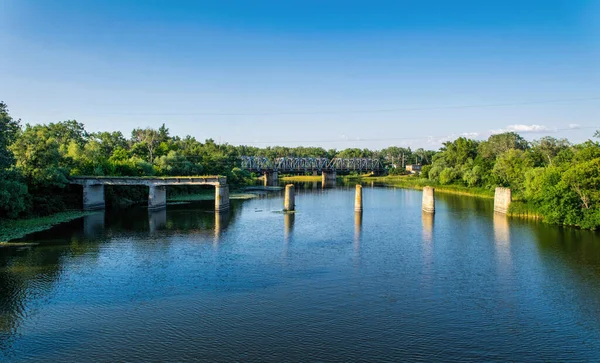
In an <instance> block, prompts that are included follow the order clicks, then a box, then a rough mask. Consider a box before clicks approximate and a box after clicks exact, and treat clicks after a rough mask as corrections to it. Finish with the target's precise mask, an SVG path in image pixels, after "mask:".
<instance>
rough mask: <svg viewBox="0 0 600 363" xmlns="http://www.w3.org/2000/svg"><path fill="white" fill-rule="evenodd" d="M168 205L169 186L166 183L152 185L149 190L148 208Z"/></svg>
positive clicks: (159, 207)
mask: <svg viewBox="0 0 600 363" xmlns="http://www.w3.org/2000/svg"><path fill="white" fill-rule="evenodd" d="M166 207H167V187H166V186H164V185H150V190H149V191H148V209H161V208H166Z"/></svg>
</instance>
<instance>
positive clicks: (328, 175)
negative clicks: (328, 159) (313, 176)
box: [321, 170, 337, 187]
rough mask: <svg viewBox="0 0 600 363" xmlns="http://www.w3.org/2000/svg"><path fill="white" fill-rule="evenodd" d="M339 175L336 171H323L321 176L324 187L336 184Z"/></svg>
mask: <svg viewBox="0 0 600 363" xmlns="http://www.w3.org/2000/svg"><path fill="white" fill-rule="evenodd" d="M336 178H337V175H336V172H335V170H333V171H325V170H323V173H322V174H321V181H322V182H323V187H325V185H331V184H335V181H336Z"/></svg>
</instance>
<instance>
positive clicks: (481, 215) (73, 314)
mask: <svg viewBox="0 0 600 363" xmlns="http://www.w3.org/2000/svg"><path fill="white" fill-rule="evenodd" d="M363 193H364V212H363V214H362V216H361V215H356V214H355V213H354V209H353V203H354V190H353V189H352V188H344V187H337V188H332V189H321V187H320V184H314V185H313V184H302V185H298V188H297V196H296V204H297V212H296V213H295V214H283V213H282V212H281V209H282V205H283V201H282V196H281V195H274V196H270V197H263V198H258V199H253V200H246V201H232V208H231V211H230V212H229V213H227V214H224V215H219V214H216V215H215V213H213V212H212V202H201V203H192V204H178V205H169V206H168V208H167V210H166V211H162V212H153V213H150V214H149V213H148V211H147V210H146V209H144V208H134V209H128V210H123V211H107V212H106V213H99V214H96V215H93V216H89V217H85V218H83V219H81V220H77V221H73V222H71V223H67V224H64V225H60V226H58V227H56V228H54V229H52V230H49V231H46V232H42V233H37V234H34V235H32V236H29V237H27V238H26V239H25V240H27V241H34V242H40V244H39V245H38V246H35V247H29V248H22V249H0V360H7V361H15V362H18V361H123V360H129V361H197V360H206V361H273V362H282V361H314V360H318V361H370V362H375V361H477V362H480V361H566V360H573V361H577V360H579V361H600V237H599V235H598V234H597V233H593V232H586V231H579V230H576V229H568V228H559V227H553V226H547V225H543V224H540V223H535V222H528V221H523V220H517V219H507V218H506V217H503V216H499V215H494V213H493V211H492V201H491V200H486V199H478V198H472V197H464V196H454V195H447V194H441V193H438V194H437V195H436V203H437V204H436V208H437V210H436V214H435V216H431V215H423V214H422V213H421V192H419V191H413V190H403V189H393V188H369V187H366V188H365V189H364V192H363Z"/></svg>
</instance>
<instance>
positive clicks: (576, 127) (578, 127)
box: [569, 124, 581, 130]
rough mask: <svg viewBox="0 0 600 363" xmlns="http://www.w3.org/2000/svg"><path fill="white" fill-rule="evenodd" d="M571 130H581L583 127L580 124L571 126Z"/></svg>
mask: <svg viewBox="0 0 600 363" xmlns="http://www.w3.org/2000/svg"><path fill="white" fill-rule="evenodd" d="M569 128H570V129H572V130H576V129H580V128H581V125H579V124H569Z"/></svg>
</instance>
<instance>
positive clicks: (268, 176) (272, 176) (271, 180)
mask: <svg viewBox="0 0 600 363" xmlns="http://www.w3.org/2000/svg"><path fill="white" fill-rule="evenodd" d="M278 178H279V173H278V172H276V171H267V172H265V174H264V179H263V180H264V185H265V186H271V185H276V184H277V180H278Z"/></svg>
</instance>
